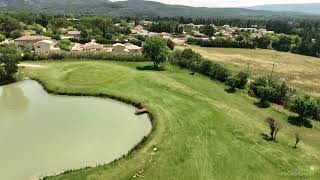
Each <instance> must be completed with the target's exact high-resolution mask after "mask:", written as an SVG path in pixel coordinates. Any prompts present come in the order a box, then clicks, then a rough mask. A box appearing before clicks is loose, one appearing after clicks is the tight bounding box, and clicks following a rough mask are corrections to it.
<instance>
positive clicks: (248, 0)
mask: <svg viewBox="0 0 320 180" xmlns="http://www.w3.org/2000/svg"><path fill="white" fill-rule="evenodd" d="M153 1H158V2H162V3H167V4H179V5H187V6H197V7H199V6H201V7H246V6H254V5H262V4H289V3H290V4H292V3H320V0H153Z"/></svg>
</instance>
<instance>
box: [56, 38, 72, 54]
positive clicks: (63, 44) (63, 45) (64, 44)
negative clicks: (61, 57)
mask: <svg viewBox="0 0 320 180" xmlns="http://www.w3.org/2000/svg"><path fill="white" fill-rule="evenodd" d="M71 44H72V42H71V41H70V40H61V41H60V42H59V43H58V44H57V45H58V46H59V48H60V49H62V50H65V51H70V50H71Z"/></svg>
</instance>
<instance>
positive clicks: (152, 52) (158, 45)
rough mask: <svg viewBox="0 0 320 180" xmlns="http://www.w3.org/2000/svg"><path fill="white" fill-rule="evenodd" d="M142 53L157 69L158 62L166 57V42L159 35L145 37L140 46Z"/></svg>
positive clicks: (163, 60) (161, 61)
mask: <svg viewBox="0 0 320 180" xmlns="http://www.w3.org/2000/svg"><path fill="white" fill-rule="evenodd" d="M142 54H143V55H144V56H145V57H146V58H149V59H150V60H151V61H152V62H153V65H154V68H155V69H158V68H159V64H161V63H163V62H165V61H166V60H167V58H168V47H167V42H166V41H165V40H164V39H163V38H161V37H150V38H147V39H146V41H145V43H144V45H143V47H142Z"/></svg>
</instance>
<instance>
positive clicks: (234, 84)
mask: <svg viewBox="0 0 320 180" xmlns="http://www.w3.org/2000/svg"><path fill="white" fill-rule="evenodd" d="M248 78H249V73H248V72H246V71H241V72H239V73H238V74H235V75H232V76H230V77H229V78H228V79H227V81H226V85H227V86H229V87H230V90H232V91H235V90H236V89H237V88H238V89H244V88H245V86H246V85H247V82H248Z"/></svg>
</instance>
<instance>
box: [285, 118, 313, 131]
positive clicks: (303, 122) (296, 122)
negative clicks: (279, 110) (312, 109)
mask: <svg viewBox="0 0 320 180" xmlns="http://www.w3.org/2000/svg"><path fill="white" fill-rule="evenodd" d="M288 122H289V123H290V124H292V125H295V126H299V127H306V128H312V127H313V125H312V124H311V122H310V121H309V120H303V119H301V118H299V117H298V116H290V117H289V118H288Z"/></svg>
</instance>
